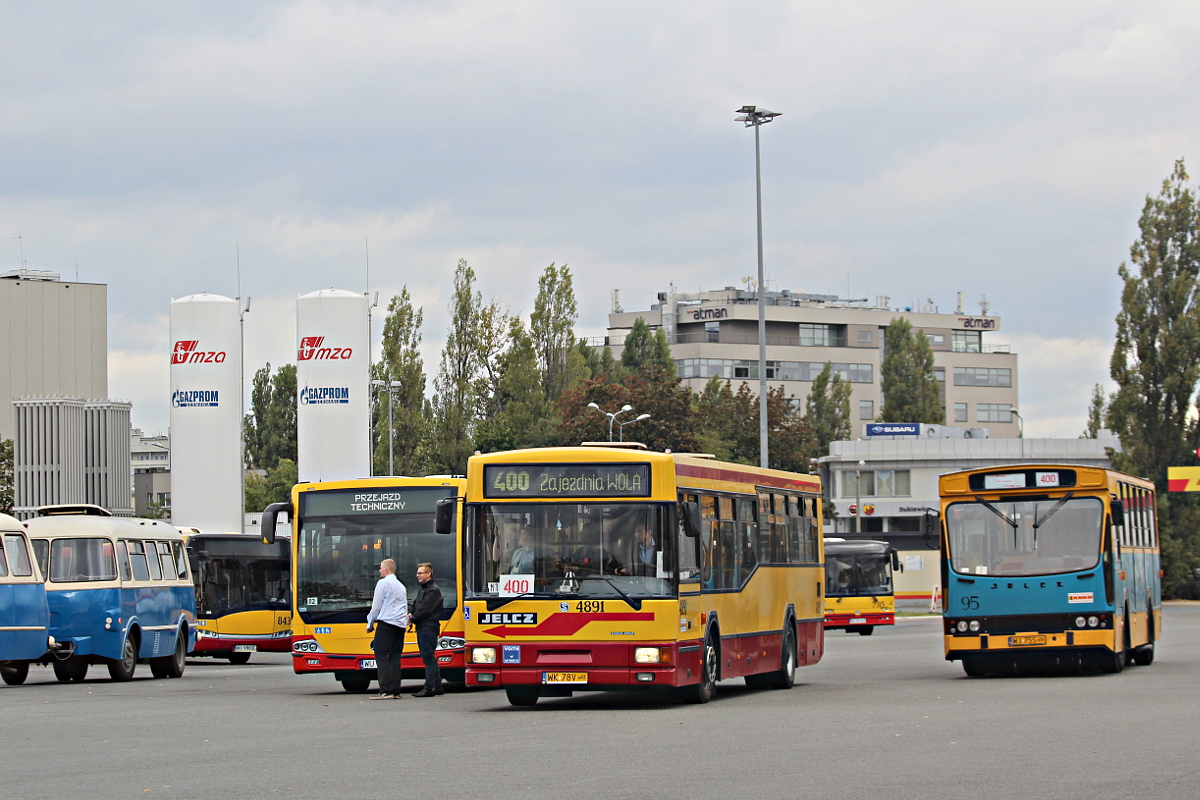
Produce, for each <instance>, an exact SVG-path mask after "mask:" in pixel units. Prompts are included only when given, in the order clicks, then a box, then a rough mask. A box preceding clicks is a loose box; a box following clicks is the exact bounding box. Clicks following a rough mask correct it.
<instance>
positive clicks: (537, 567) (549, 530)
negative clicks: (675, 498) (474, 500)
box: [466, 503, 675, 599]
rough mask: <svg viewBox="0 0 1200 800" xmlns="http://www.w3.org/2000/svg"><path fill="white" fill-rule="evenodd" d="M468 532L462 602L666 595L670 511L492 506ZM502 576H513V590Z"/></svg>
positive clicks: (661, 507)
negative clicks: (516, 586)
mask: <svg viewBox="0 0 1200 800" xmlns="http://www.w3.org/2000/svg"><path fill="white" fill-rule="evenodd" d="M473 511H474V517H473V521H472V523H471V524H470V525H469V528H468V539H467V544H466V557H467V563H468V565H469V566H468V570H467V579H466V580H467V585H466V595H467V596H468V597H503V596H513V595H515V594H532V595H542V596H571V597H589V598H612V599H622V598H624V599H632V598H647V597H665V596H673V595H674V592H675V573H674V570H675V537H674V536H673V535H668V534H669V533H670V531H671V529H670V527H669V525H668V521H669V519H670V517H669V506H667V505H665V504H657V505H653V504H649V503H502V504H500V503H497V504H486V505H480V506H476V507H474V509H473ZM504 576H520V577H521V578H522V581H521V582H519V585H520V586H521V590H519V591H513V590H511V589H510V588H507V587H506V586H505V585H503V584H504V582H503V581H502V578H503V577H504Z"/></svg>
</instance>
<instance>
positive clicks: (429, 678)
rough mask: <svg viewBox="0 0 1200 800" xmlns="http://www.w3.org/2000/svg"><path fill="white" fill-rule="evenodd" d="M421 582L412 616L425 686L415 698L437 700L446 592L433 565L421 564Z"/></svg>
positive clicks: (418, 568)
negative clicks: (443, 593) (438, 641)
mask: <svg viewBox="0 0 1200 800" xmlns="http://www.w3.org/2000/svg"><path fill="white" fill-rule="evenodd" d="M417 582H418V583H420V584H421V588H420V590H418V592H417V599H416V600H415V601H413V610H412V614H411V616H410V619H411V621H412V624H413V626H414V627H415V628H416V629H417V647H418V648H419V649H420V650H421V660H422V661H424V662H425V685H424V686H423V687H422V688H421V691H419V692H414V693H413V697H436V696H437V695H439V694H445V693H446V691H445V690H444V689H442V671H441V670H440V669H438V662H437V640H438V633H439V632H440V628H441V621H442V590H441V589H439V588H438V585H437V584H436V583H434V582H433V565H432V564H417Z"/></svg>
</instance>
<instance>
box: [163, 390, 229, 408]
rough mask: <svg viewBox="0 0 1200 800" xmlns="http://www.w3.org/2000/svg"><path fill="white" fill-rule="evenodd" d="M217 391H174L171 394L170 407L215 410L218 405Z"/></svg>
mask: <svg viewBox="0 0 1200 800" xmlns="http://www.w3.org/2000/svg"><path fill="white" fill-rule="evenodd" d="M217 394H218V393H217V390H216V389H212V390H201V391H198V392H185V391H182V390H180V389H176V390H175V391H174V392H172V393H171V405H172V406H174V407H175V408H205V407H209V408H216V407H217V406H219V405H220V401H219V399H218V397H217Z"/></svg>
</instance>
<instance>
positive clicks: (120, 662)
mask: <svg viewBox="0 0 1200 800" xmlns="http://www.w3.org/2000/svg"><path fill="white" fill-rule="evenodd" d="M39 513H40V514H42V515H43V516H39V517H35V518H33V519H31V520H28V521H27V522H26V523H25V524H26V526H27V527H28V529H29V538H30V539H31V540H32V542H33V548H34V552H35V554H36V556H37V561H38V564H39V566H40V567H41V570H42V573H43V574H44V575H45V577H46V601H47V604H48V605H49V608H50V635H51V636H53V637H54V649H53V650H52V652H51V653H50V654H49V655H48V656H47V657H46V658H44V659H42V663H49V664H51V665H52V666H53V667H54V675H55V677H57V678H58V680H59V681H61V682H64V683H66V682H68V681H82V680H83V679H84V678H85V677H86V676H87V671H88V667H89V666H91V665H92V664H104V665H105V666H107V667H108V674H109V676H110V677H112V679H113V680H116V681H127V680H130V679H131V678H133V673H134V670H135V669H136V668H137V665H138V662H139V661H143V660H145V661H148V662H149V664H150V671H151V673H153V675H154V676H155V677H156V678H178V677H180V676H182V675H183V669H184V664H185V660H186V657H187V654H188V653H189V652H191V650H192V649H193V647H195V643H196V630H195V625H196V592H195V589H194V588H193V587H192V576H191V573H190V571H189V570H188V562H187V554H186V552H185V551H184V546H183V537H182V536H181V535H180V534H179V531H177V530H176V529H175V528H174V527H172V526H171V525H168V524H167V523H165V522H161V521H158V520H151V519H121V518H117V517H113V516H110V515H109V513H108V512H107V511H105V510H104V509H102V508H100V507H99V506H92V505H76V506H48V507H45V508H42V509H39Z"/></svg>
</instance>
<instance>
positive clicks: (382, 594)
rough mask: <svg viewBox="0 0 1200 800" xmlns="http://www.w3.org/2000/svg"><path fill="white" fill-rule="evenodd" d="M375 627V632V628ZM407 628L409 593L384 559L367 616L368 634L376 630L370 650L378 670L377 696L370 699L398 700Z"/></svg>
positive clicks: (394, 570) (390, 562) (393, 568)
mask: <svg viewBox="0 0 1200 800" xmlns="http://www.w3.org/2000/svg"><path fill="white" fill-rule="evenodd" d="M377 624H378V630H376V625H377ZM407 629H408V590H407V589H405V588H404V584H402V583H401V582H400V581H399V580H397V578H396V562H395V560H393V559H390V558H385V559H384V560H383V563H381V564H380V565H379V583H377V584H375V596H374V598H373V599H372V600H371V611H370V613H368V614H367V633H370V632H372V631H375V639H374V641H372V642H371V649H372V650H374V651H375V665H376V667H377V668H378V669H379V694H373V695H371V699H372V700H399V699H400V697H402V695H401V694H400V654H401V653H402V652H403V651H404V632H405V631H406V630H407Z"/></svg>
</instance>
